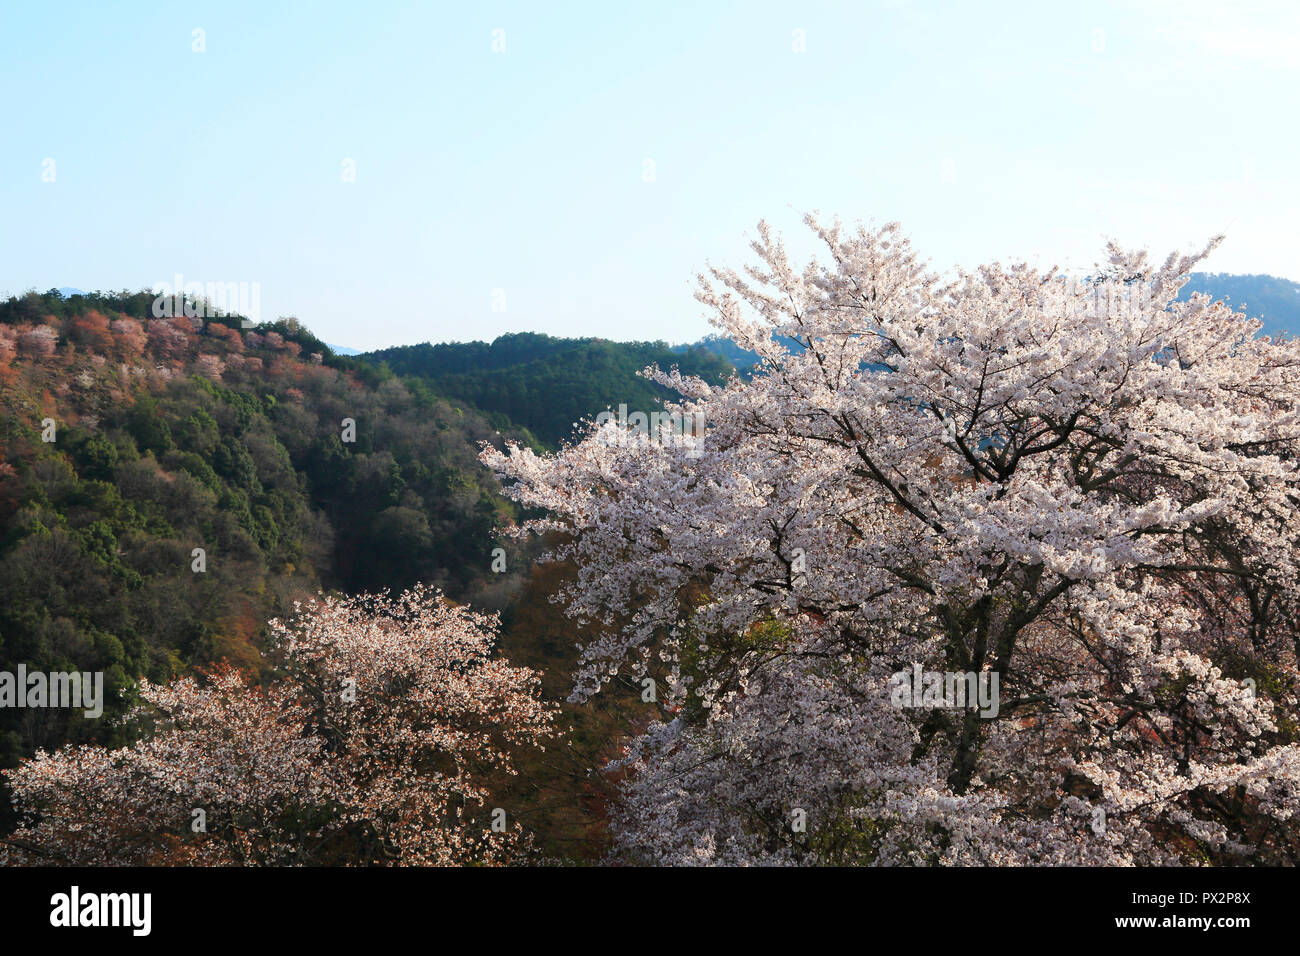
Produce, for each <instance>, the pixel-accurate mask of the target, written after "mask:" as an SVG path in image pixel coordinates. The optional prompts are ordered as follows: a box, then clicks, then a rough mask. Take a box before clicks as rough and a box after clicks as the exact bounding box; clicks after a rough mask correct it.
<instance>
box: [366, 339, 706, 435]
mask: <svg viewBox="0 0 1300 956" xmlns="http://www.w3.org/2000/svg"><path fill="white" fill-rule="evenodd" d="M361 359H362V360H363V361H366V362H371V363H374V364H376V365H381V366H386V367H387V368H389V369H391V370H392V372H393V373H395V374H397V375H400V376H403V377H404V378H405V379H407V380H409V379H412V378H416V379H424V380H426V381H428V383H429V384H430V386H431V387H432V388H434V389H435V390H436V391H438V392H439V393H441V394H443V395H447V396H451V397H455V398H460V399H463V400H465V401H467V402H469V403H471V404H472V405H474V406H475V407H476V408H479V409H481V410H483V411H484V412H487V413H489V414H490V415H493V416H496V417H494V418H493V421H494V422H496V423H497V424H498V425H500V426H502V427H504V426H506V425H507V424H515V425H518V426H522V427H525V428H527V429H528V430H529V431H530V432H531V433H532V434H533V435H535V436H537V438H538V439H540V440H541V441H542V442H544V443H546V444H547V445H551V446H556V445H558V444H560V442H562V441H564V440H566V439H568V438H569V437H570V436H571V435H572V433H573V425H574V423H575V422H577V421H578V420H579V419H581V418H585V417H590V416H591V415H592V414H594V413H596V412H599V411H601V410H603V409H605V408H606V407H613V408H614V409H615V410H617V408H618V406H619V404H622V403H626V404H627V406H628V408H629V410H631V411H643V412H650V411H652V410H654V409H656V408H659V407H660V405H661V403H662V402H663V399H664V398H665V397H666V395H667V393H666V392H665V391H664V389H662V388H661V387H659V386H658V385H656V384H654V383H652V382H649V381H647V380H645V379H643V378H640V377H639V376H638V374H637V373H639V372H640V371H641V370H642V369H644V368H646V367H647V366H649V365H658V366H660V367H661V368H664V369H667V368H670V367H672V366H674V365H676V366H678V367H680V369H681V372H682V374H683V375H698V376H700V377H701V378H704V379H706V380H707V381H709V382H712V383H715V384H720V383H722V382H723V381H725V380H726V378H727V376H728V375H729V374H730V373H731V371H732V363H730V362H729V361H727V360H726V359H724V358H722V357H720V356H718V355H717V354H715V353H714V352H712V351H710V350H708V349H703V348H690V347H688V348H686V349H684V350H682V351H680V352H678V351H674V350H673V349H670V348H669V347H668V346H667V345H665V344H664V343H662V342H610V341H607V340H605V339H561V338H553V337H552V336H549V335H539V334H536V333H531V332H520V333H517V334H513V335H503V336H501V337H500V338H498V339H496V340H495V341H493V342H491V343H487V342H452V343H445V344H440V345H430V344H429V343H427V342H426V343H424V344H422V345H408V346H400V347H397V348H391V349H381V350H379V351H376V352H367V353H365V354H364V355H363V356H361Z"/></svg>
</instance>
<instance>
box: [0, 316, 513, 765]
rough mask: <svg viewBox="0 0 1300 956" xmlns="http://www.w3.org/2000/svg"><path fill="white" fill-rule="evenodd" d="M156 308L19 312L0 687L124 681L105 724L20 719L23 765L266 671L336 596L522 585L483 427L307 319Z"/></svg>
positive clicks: (2, 431)
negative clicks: (307, 615)
mask: <svg viewBox="0 0 1300 956" xmlns="http://www.w3.org/2000/svg"><path fill="white" fill-rule="evenodd" d="M151 301H152V297H151V296H148V295H146V294H122V295H109V296H77V297H74V298H72V299H63V298H62V297H61V296H60V295H58V294H57V293H53V294H45V295H27V296H24V297H22V298H17V299H10V300H8V301H7V302H4V303H3V304H0V405H2V406H3V411H2V412H0V670H9V671H12V670H13V669H14V668H15V667H16V666H17V664H18V663H20V662H21V663H24V664H25V665H26V666H27V667H28V668H29V669H31V670H37V669H40V670H44V671H64V670H80V671H104V672H105V674H106V683H107V685H109V686H108V687H107V688H106V698H107V701H106V719H103V720H85V719H83V718H82V717H81V715H80V712H79V711H72V712H69V711H67V710H59V709H54V708H42V709H39V710H30V709H12V708H5V709H3V710H2V711H0V734H3V737H2V745H0V746H2V748H3V749H2V751H0V758H2V761H3V765H4V766H12V765H14V763H15V762H16V760H17V759H18V757H19V756H20V755H23V754H29V753H31V752H32V751H33V749H34V748H36V747H53V746H57V745H59V744H60V743H62V742H64V741H66V740H74V741H79V740H89V739H100V740H104V739H106V738H107V739H111V738H112V737H113V735H114V734H115V733H116V732H117V731H116V730H114V729H113V728H115V727H116V726H117V725H116V722H115V720H114V718H115V717H117V716H119V715H120V714H121V713H122V712H123V711H124V710H125V708H126V707H127V706H128V705H129V704H130V703H131V701H132V699H133V694H134V683H135V681H136V679H137V678H139V677H141V676H147V677H149V678H150V679H152V680H163V679H166V678H168V677H170V676H172V675H175V674H178V673H186V672H189V671H191V670H193V669H194V668H203V667H207V666H210V665H211V664H213V663H214V662H216V661H219V660H223V659H224V660H227V661H229V662H231V663H233V664H235V665H237V666H239V667H241V668H245V669H249V670H252V671H254V672H256V671H258V670H259V669H260V667H261V666H262V665H261V656H260V652H259V646H260V636H261V632H262V630H263V627H264V625H265V622H266V621H267V620H269V619H270V618H272V617H274V616H276V615H279V614H283V613H285V611H286V610H288V609H289V608H290V606H291V604H292V602H293V601H294V600H296V599H299V598H302V597H304V596H306V595H308V594H311V593H313V592H315V591H316V590H318V589H320V588H322V587H323V588H326V589H338V590H341V591H344V592H349V593H351V592H357V591H362V590H379V589H389V588H393V589H397V588H403V587H406V586H408V585H410V584H413V583H415V582H417V581H422V582H426V583H429V584H432V585H435V586H438V587H440V588H442V589H444V590H445V592H446V593H447V594H448V595H449V596H450V597H452V598H455V599H462V600H463V599H465V598H466V597H467V596H468V595H470V594H471V592H474V591H476V590H480V589H481V588H482V586H483V585H484V584H485V583H487V582H489V580H491V581H492V583H498V584H499V583H500V582H499V578H498V576H497V575H493V574H492V572H491V551H492V548H493V547H495V546H496V542H495V541H494V534H495V531H496V530H497V528H498V527H499V526H500V525H501V524H502V523H503V522H505V521H508V520H512V519H513V511H514V509H513V506H512V505H510V504H508V503H507V502H505V501H504V500H503V499H502V498H501V497H500V496H499V494H498V493H497V488H496V484H495V481H494V480H493V479H492V478H491V477H490V476H489V475H488V473H487V472H486V471H485V469H484V468H483V467H482V466H481V465H480V464H479V463H478V461H477V460H476V456H477V454H478V443H479V442H480V441H484V440H497V439H498V433H497V430H496V428H494V427H493V426H492V425H491V424H489V423H488V421H487V420H486V418H485V417H484V416H482V415H481V414H479V413H478V412H476V411H474V410H473V409H471V408H469V407H466V406H465V405H464V403H460V402H457V403H452V402H449V401H447V400H445V399H442V398H440V397H437V396H436V395H434V394H433V393H432V392H431V391H429V390H428V389H427V388H424V387H422V386H421V384H420V383H419V382H418V381H417V382H413V383H411V384H410V385H407V384H403V383H402V382H400V381H397V380H396V379H395V378H393V377H392V376H391V375H389V374H387V373H385V372H383V371H382V370H378V369H375V368H373V367H371V366H365V365H358V364H356V363H355V362H354V361H353V360H348V359H339V358H335V357H333V356H332V355H331V354H330V353H329V350H328V349H327V348H326V347H324V346H323V345H322V344H321V343H319V342H318V341H317V340H316V339H315V338H314V337H312V336H311V335H310V333H308V332H306V330H304V329H302V328H301V327H299V326H297V325H296V323H292V322H288V323H278V324H273V325H266V326H262V327H259V328H258V329H250V330H247V331H244V330H242V329H241V328H240V321H239V320H238V319H237V318H217V319H207V320H204V319H200V318H192V319H186V318H181V319H153V318H151V317H150V313H149V308H150V304H151ZM345 420H348V421H350V422H352V423H354V426H353V428H354V432H355V434H354V435H351V434H348V429H347V422H346V421H345ZM348 439H353V440H348ZM195 549H202V560H201V561H200V560H199V557H198V553H197V552H196V551H195ZM119 692H120V693H119ZM70 713H71V716H69V714H70Z"/></svg>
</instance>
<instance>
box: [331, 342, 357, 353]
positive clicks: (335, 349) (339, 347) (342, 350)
mask: <svg viewBox="0 0 1300 956" xmlns="http://www.w3.org/2000/svg"><path fill="white" fill-rule="evenodd" d="M325 344H326V345H328V346H329V347H330V349H331V350H332V351H333V352H334V354H335V355H360V354H361V350H360V349H350V348H348V347H347V346H346V345H332V344H331V343H329V342H326V343H325Z"/></svg>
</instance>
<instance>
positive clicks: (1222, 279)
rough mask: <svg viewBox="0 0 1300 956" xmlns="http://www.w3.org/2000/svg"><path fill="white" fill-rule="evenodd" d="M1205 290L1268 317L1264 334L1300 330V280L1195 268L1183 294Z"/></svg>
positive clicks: (1249, 312)
mask: <svg viewBox="0 0 1300 956" xmlns="http://www.w3.org/2000/svg"><path fill="white" fill-rule="evenodd" d="M1193 292H1204V293H1206V294H1208V295H1211V296H1213V297H1214V298H1216V299H1227V300H1228V303H1229V304H1230V305H1231V306H1232V307H1233V308H1234V309H1236V310H1237V311H1239V312H1245V313H1246V314H1247V315H1249V316H1251V317H1252V318H1259V319H1263V320H1264V329H1263V334H1265V335H1277V334H1279V333H1281V332H1288V333H1290V334H1292V335H1295V334H1298V333H1300V282H1292V281H1291V280H1290V279H1279V278H1278V277H1277V276H1269V275H1234V274H1232V273H1228V272H1193V273H1192V280H1191V281H1190V282H1189V283H1187V285H1186V286H1185V287H1184V288H1183V292H1182V295H1181V296H1180V298H1183V299H1185V298H1187V297H1188V296H1189V295H1191V294H1192V293H1193Z"/></svg>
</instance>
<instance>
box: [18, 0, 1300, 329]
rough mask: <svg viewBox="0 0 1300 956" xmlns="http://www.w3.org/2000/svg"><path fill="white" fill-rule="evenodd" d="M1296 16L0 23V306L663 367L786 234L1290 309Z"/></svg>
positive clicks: (468, 8) (326, 10) (275, 12)
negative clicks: (46, 295) (1211, 243)
mask: <svg viewBox="0 0 1300 956" xmlns="http://www.w3.org/2000/svg"><path fill="white" fill-rule="evenodd" d="M1298 9H1300V6H1298V5H1296V4H1294V3H1282V2H1279V3H1269V4H1232V3H1226V2H1195V3H1145V4H1138V3H1081V4H1075V3H1069V4H1066V3H1024V4H1009V3H979V4H976V3H937V2H924V0H915V2H898V0H894V2H878V3H843V4H839V3H817V2H810V0H799V2H746V3H741V2H737V3H720V2H708V0H698V2H694V3H691V2H683V3H664V2H656V3H649V4H644V3H638V4H610V3H589V4H563V3H546V4H542V3H536V2H534V3H481V4H480V3H465V2H460V3H455V4H446V3H428V2H425V3H387V2H382V0H374V2H370V3H351V2H349V3H334V4H324V3H294V4H277V3H272V2H234V0H222V2H212V3H173V4H164V3H144V2H131V3H108V2H83V3H71V4H69V3H57V2H43V3H33V4H17V3H5V4H3V5H2V6H0V131H2V132H0V136H2V137H3V148H0V221H2V222H3V227H2V228H0V294H4V293H15V292H21V291H22V290H24V289H27V288H31V287H35V288H37V289H46V288H50V287H55V286H73V287H77V288H82V289H95V288H123V287H128V288H138V287H153V286H156V285H157V284H158V283H160V282H170V281H171V280H172V278H173V276H174V275H176V274H177V273H180V274H182V275H184V276H185V278H186V279H187V280H188V281H206V282H237V281H247V282H258V283H260V287H261V298H262V312H263V317H264V318H274V317H275V316H277V315H289V314H293V315H297V316H299V317H300V318H301V319H302V320H303V321H304V322H306V323H307V324H308V325H309V326H310V327H311V328H312V329H313V330H315V331H316V332H317V333H318V334H319V335H320V336H321V337H322V338H324V339H326V340H327V341H331V342H337V343H343V344H348V345H353V346H357V347H360V348H373V347H378V346H383V345H390V344H397V343H403V342H416V341H423V340H426V339H431V340H434V341H439V340H448V339H467V338H491V337H493V336H495V335H497V334H500V333H501V332H506V331H518V330H535V331H543V332H549V333H552V334H559V335H601V336H605V337H607V338H613V339H629V338H638V339H652V338H664V339H668V340H670V341H684V340H689V339H694V338H697V337H698V336H700V335H701V334H703V333H705V332H707V331H708V329H707V326H706V324H705V322H704V319H703V317H702V311H701V307H700V306H699V305H698V304H697V303H696V302H695V301H694V300H693V299H692V297H691V288H692V277H693V275H694V274H695V272H697V271H698V270H699V269H700V268H701V267H703V266H704V264H705V260H706V259H710V258H711V259H713V260H714V261H717V262H726V263H731V264H737V265H738V264H740V263H741V262H742V261H743V260H744V258H745V255H746V247H745V243H746V237H747V235H749V234H752V232H753V227H754V225H755V223H756V222H757V220H758V219H759V218H760V217H767V218H768V219H769V220H771V221H772V222H773V223H774V224H775V225H777V226H778V227H780V228H781V229H782V230H783V231H784V232H786V234H787V236H788V238H790V240H791V245H792V248H795V249H797V250H800V251H802V250H804V249H806V248H808V247H807V244H806V243H805V242H804V240H803V239H802V237H801V236H800V237H798V238H796V235H797V233H799V231H800V230H801V229H802V227H801V226H800V224H799V216H800V213H801V212H802V211H803V210H810V209H819V210H821V211H823V212H825V213H838V214H840V215H841V216H843V217H844V218H846V219H858V218H862V219H872V218H874V219H877V220H880V221H884V220H889V219H897V220H900V221H901V222H902V223H903V225H904V227H905V229H906V230H907V231H908V232H909V234H910V235H911V236H912V237H913V240H914V241H915V242H916V244H917V245H918V246H919V248H920V249H921V251H922V252H923V253H924V254H925V255H927V256H929V257H931V258H932V259H933V261H934V263H935V265H936V266H939V267H943V268H946V267H949V266H951V265H953V264H955V263H962V264H966V265H975V264H977V263H978V262H980V261H983V260H987V259H992V258H1003V259H1007V258H1013V257H1026V258H1031V259H1036V260H1038V261H1040V262H1043V263H1044V264H1046V263H1050V262H1060V263H1062V264H1066V265H1069V266H1071V267H1075V268H1084V267H1086V266H1088V265H1089V264H1091V263H1092V262H1093V261H1094V260H1095V258H1096V256H1097V255H1098V253H1099V252H1100V249H1101V245H1102V242H1103V237H1104V236H1106V235H1113V236H1115V237H1117V238H1119V239H1121V240H1122V241H1126V242H1128V243H1130V244H1132V245H1149V246H1151V247H1152V249H1153V251H1155V252H1158V253H1160V254H1161V255H1163V254H1164V253H1165V252H1167V251H1168V250H1169V249H1170V248H1183V247H1187V246H1190V245H1192V244H1199V243H1201V242H1203V241H1204V239H1206V238H1207V237H1208V236H1210V235H1212V234H1214V233H1216V232H1219V231H1223V230H1225V229H1226V230H1227V233H1228V241H1227V243H1226V244H1225V245H1224V246H1223V248H1221V249H1220V250H1219V251H1218V252H1216V253H1215V255H1214V256H1213V258H1212V259H1211V260H1210V262H1209V263H1208V268H1210V269H1213V270H1218V271H1227V272H1268V273H1272V274H1275V275H1281V276H1285V277H1287V278H1291V279H1297V280H1300V240H1298V239H1297V233H1296V225H1295V224H1296V222H1297V218H1298V217H1300V176H1298V175H1297V147H1300V132H1298V127H1297V123H1296V116H1297V115H1300V13H1297V10H1298ZM195 29H202V30H203V31H204V40H205V43H206V52H203V53H195V52H193V50H192V46H193V43H194V41H193V31H194V30H195ZM496 29H500V30H504V31H505V32H504V38H505V51H504V52H502V53H494V52H493V49H492V45H493V31H494V30H496ZM796 30H802V31H803V34H802V35H803V36H804V37H805V38H806V39H805V43H806V50H805V52H802V53H799V52H795V51H794V49H793V48H794V46H795V45H796V40H797V35H796V34H795V33H794V31H796ZM48 159H52V160H54V167H53V169H54V181H53V182H45V181H43V179H42V174H43V171H45V170H47V169H48V168H49V167H48V166H46V165H45V161H46V160H48ZM347 159H351V160H353V161H354V162H355V171H356V181H355V182H345V181H344V178H343V174H342V172H343V163H344V160H347ZM646 160H651V161H652V162H653V164H654V165H653V171H654V177H653V180H654V181H653V182H647V181H645V178H646V177H645V171H646V169H647V166H646ZM498 289H499V290H503V291H504V305H505V309H504V311H494V309H493V305H494V302H495V303H496V304H497V306H498V308H499V306H500V305H501V302H502V300H501V298H500V296H498V297H497V298H496V299H495V300H494V297H493V294H494V290H498Z"/></svg>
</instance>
